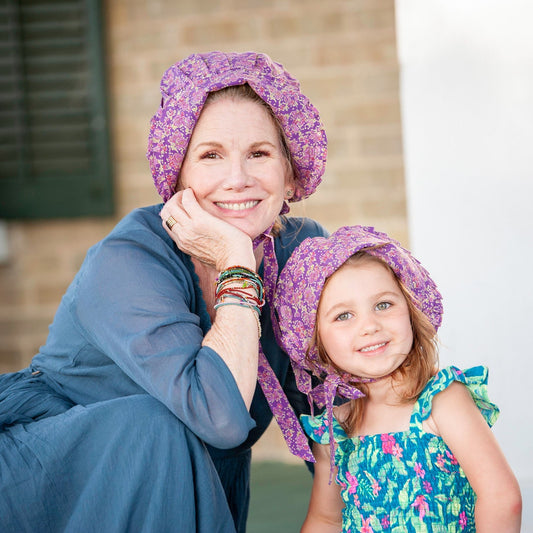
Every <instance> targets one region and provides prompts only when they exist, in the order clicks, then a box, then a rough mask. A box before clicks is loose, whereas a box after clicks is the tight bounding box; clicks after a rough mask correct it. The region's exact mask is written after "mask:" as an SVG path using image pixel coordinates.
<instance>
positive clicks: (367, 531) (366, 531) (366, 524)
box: [361, 518, 374, 533]
mask: <svg viewBox="0 0 533 533" xmlns="http://www.w3.org/2000/svg"><path fill="white" fill-rule="evenodd" d="M361 533H374V530H373V529H372V526H371V525H370V518H367V519H366V520H363V527H362V528H361Z"/></svg>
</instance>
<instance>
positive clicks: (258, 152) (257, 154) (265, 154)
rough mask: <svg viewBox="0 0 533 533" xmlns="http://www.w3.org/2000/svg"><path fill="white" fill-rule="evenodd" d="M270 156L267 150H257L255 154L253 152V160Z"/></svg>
mask: <svg viewBox="0 0 533 533" xmlns="http://www.w3.org/2000/svg"><path fill="white" fill-rule="evenodd" d="M267 155H268V152H266V151H265V150H256V151H255V152H252V154H251V156H252V158H258V157H265V156H267Z"/></svg>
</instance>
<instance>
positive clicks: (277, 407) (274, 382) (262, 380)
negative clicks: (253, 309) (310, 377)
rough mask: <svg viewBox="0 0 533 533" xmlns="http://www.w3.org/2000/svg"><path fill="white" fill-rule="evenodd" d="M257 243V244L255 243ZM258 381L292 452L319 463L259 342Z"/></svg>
mask: <svg viewBox="0 0 533 533" xmlns="http://www.w3.org/2000/svg"><path fill="white" fill-rule="evenodd" d="M261 240H262V242H263V250H264V254H263V267H264V272H263V280H264V287H265V295H266V299H267V301H268V303H269V306H270V315H271V319H272V328H273V330H274V337H275V338H276V340H277V341H278V343H279V338H280V335H279V326H278V322H277V320H276V316H275V313H274V307H273V305H272V302H273V300H274V292H275V288H276V283H277V279H278V262H277V259H276V253H275V250H274V238H273V237H272V235H270V233H268V234H263V235H262V236H261ZM254 244H255V243H254ZM257 380H258V381H259V384H260V385H261V389H262V390H263V394H264V395H265V397H266V400H267V402H268V405H269V407H270V409H271V411H272V414H273V415H274V417H275V418H276V422H277V423H278V426H279V428H280V429H281V433H282V434H283V437H284V439H285V441H286V443H287V446H288V447H289V450H290V452H291V453H292V454H293V455H296V456H297V457H300V458H301V459H304V460H306V461H310V462H312V463H314V462H315V459H314V457H313V454H312V453H311V448H310V447H309V442H308V440H307V437H306V435H305V433H304V431H303V429H302V426H301V425H300V422H299V421H298V417H297V416H296V413H295V412H294V410H293V408H292V406H291V405H290V403H289V400H288V399H287V396H286V394H285V392H284V391H283V389H282V387H281V384H280V382H279V380H278V378H277V377H276V374H275V373H274V371H273V370H272V367H271V366H270V363H269V362H268V360H267V358H266V356H265V354H264V352H263V349H262V347H261V342H259V366H258V373H257Z"/></svg>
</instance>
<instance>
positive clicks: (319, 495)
mask: <svg viewBox="0 0 533 533" xmlns="http://www.w3.org/2000/svg"><path fill="white" fill-rule="evenodd" d="M313 455H314V456H315V459H316V463H315V476H314V479H313V489H312V491H311V499H310V502H309V509H308V511H307V516H306V518H305V521H304V524H303V526H302V529H301V533H339V531H340V530H341V529H342V509H343V508H344V504H343V502H342V499H341V494H340V487H339V485H337V484H336V483H335V481H332V482H331V485H330V484H329V478H330V462H329V458H330V447H329V444H318V443H316V442H314V443H313ZM335 474H336V472H335ZM333 479H334V476H333Z"/></svg>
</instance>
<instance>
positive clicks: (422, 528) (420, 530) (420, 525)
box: [410, 513, 428, 533]
mask: <svg viewBox="0 0 533 533" xmlns="http://www.w3.org/2000/svg"><path fill="white" fill-rule="evenodd" d="M410 514H411V513H410ZM411 524H412V525H413V526H415V531H416V533H428V527H427V526H426V524H424V522H423V520H420V518H418V513H416V514H413V515H412V518H411Z"/></svg>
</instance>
